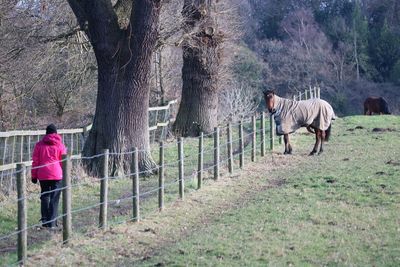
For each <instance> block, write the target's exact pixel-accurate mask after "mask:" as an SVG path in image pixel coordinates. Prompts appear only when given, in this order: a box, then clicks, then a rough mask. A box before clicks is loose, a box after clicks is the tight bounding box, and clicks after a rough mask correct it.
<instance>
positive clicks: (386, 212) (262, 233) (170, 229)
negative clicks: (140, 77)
mask: <svg viewBox="0 0 400 267" xmlns="http://www.w3.org/2000/svg"><path fill="white" fill-rule="evenodd" d="M332 131H333V132H332V138H331V141H330V142H329V144H327V146H326V148H325V152H324V153H323V154H322V155H319V156H312V157H309V156H307V155H308V152H310V150H311V148H312V145H313V139H314V138H313V137H312V136H311V135H309V134H307V133H305V132H303V131H301V132H299V133H297V134H296V135H295V136H294V137H293V148H294V154H293V155H290V156H283V155H282V153H281V152H282V151H281V150H283V148H281V147H279V148H277V150H279V151H278V152H276V153H273V154H269V155H267V156H266V157H264V158H259V159H258V161H257V163H252V164H248V165H247V166H246V168H245V170H243V171H240V172H239V171H237V172H236V173H235V174H234V175H232V176H227V175H225V176H224V177H222V179H221V180H220V181H217V182H211V181H210V182H209V183H208V184H207V186H205V187H204V188H203V189H201V190H199V191H196V192H192V194H190V195H188V196H187V198H186V200H185V201H174V202H172V203H170V204H169V206H168V207H167V208H166V210H165V211H164V212H162V213H158V212H155V213H153V214H149V216H148V217H147V218H146V219H144V220H143V221H142V222H140V223H128V224H125V225H119V226H113V227H111V229H110V230H108V231H106V232H100V231H98V232H96V233H94V234H92V235H90V236H89V237H88V236H79V235H76V236H75V237H74V240H73V242H72V243H71V244H70V245H68V246H65V247H62V246H61V245H60V244H59V243H60V242H59V239H60V237H59V236H58V235H57V236H56V235H54V236H53V237H52V238H53V240H50V241H49V242H50V244H49V245H46V246H44V248H41V249H34V250H31V251H30V252H29V256H30V257H29V258H30V260H29V262H28V265H35V266H36V265H57V266H59V265H77V264H80V265H100V266H104V265H118V266H126V265H137V266H268V265H269V266H399V265H400V245H399V244H400V117H396V116H354V117H345V118H342V119H338V120H336V121H335V123H334V125H333V130H332ZM52 242H53V243H52Z"/></svg>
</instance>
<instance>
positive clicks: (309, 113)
mask: <svg viewBox="0 0 400 267" xmlns="http://www.w3.org/2000/svg"><path fill="white" fill-rule="evenodd" d="M264 100H265V104H266V106H267V109H268V111H269V112H270V114H271V115H273V116H274V119H275V123H276V133H277V135H283V139H284V142H285V151H284V154H292V146H291V144H290V141H289V134H291V133H294V132H295V131H296V130H297V129H299V128H301V127H306V128H307V130H308V131H309V132H310V133H312V134H315V145H314V148H313V150H312V151H311V152H310V154H309V155H315V154H320V153H322V152H323V144H324V142H325V141H328V140H329V137H330V133H331V125H332V120H334V119H335V113H334V111H333V108H332V106H331V105H330V104H329V103H328V102H326V101H324V100H322V99H319V98H312V99H309V100H302V101H295V100H290V99H286V98H281V97H279V96H278V95H276V94H275V92H274V91H273V90H268V91H265V92H264Z"/></svg>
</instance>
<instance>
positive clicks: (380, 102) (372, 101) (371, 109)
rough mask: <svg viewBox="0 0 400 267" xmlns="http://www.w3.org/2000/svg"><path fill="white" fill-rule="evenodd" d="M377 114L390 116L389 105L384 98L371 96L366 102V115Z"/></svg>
mask: <svg viewBox="0 0 400 267" xmlns="http://www.w3.org/2000/svg"><path fill="white" fill-rule="evenodd" d="M372 113H376V114H380V115H382V114H390V112H389V107H388V103H387V102H386V100H385V99H384V98H383V97H380V96H379V97H378V96H370V97H368V98H367V99H365V101H364V115H367V114H368V115H371V114H372Z"/></svg>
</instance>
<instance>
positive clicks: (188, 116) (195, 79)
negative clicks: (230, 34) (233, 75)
mask: <svg viewBox="0 0 400 267" xmlns="http://www.w3.org/2000/svg"><path fill="white" fill-rule="evenodd" d="M212 14H213V13H212V5H211V1H208V0H184V4H183V10H182V15H183V17H184V32H185V34H184V38H183V40H182V49H183V67H182V80H183V85H182V98H181V103H180V106H179V111H178V115H177V117H176V121H175V124H174V132H175V133H176V134H177V135H180V136H198V135H199V133H200V132H204V133H209V132H211V131H213V129H214V127H216V126H217V123H218V121H217V117H218V116H217V111H218V68H219V65H220V60H221V46H220V44H221V42H222V39H223V36H222V33H221V32H220V31H219V29H218V27H217V24H216V18H214V17H213V15H212Z"/></svg>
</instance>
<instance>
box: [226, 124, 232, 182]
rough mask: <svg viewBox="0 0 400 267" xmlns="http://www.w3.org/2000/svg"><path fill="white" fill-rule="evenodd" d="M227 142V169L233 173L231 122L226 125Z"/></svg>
mask: <svg viewBox="0 0 400 267" xmlns="http://www.w3.org/2000/svg"><path fill="white" fill-rule="evenodd" d="M227 139H228V140H227V142H228V170H229V173H230V174H232V173H233V151H232V127H231V124H230V123H228V125H227Z"/></svg>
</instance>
